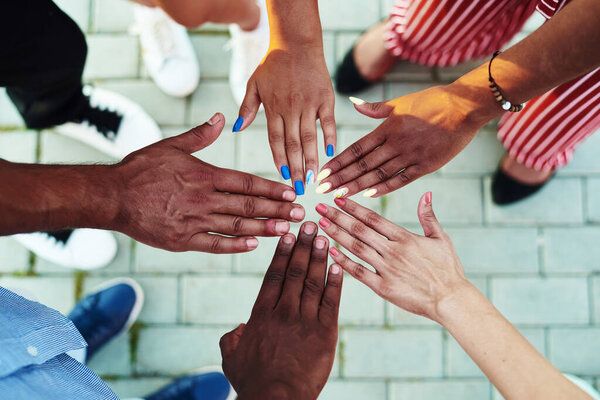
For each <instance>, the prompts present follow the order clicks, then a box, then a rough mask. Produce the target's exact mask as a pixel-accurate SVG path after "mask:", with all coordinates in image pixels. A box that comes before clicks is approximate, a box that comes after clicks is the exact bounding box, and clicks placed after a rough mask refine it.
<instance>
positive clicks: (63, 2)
mask: <svg viewBox="0 0 600 400" xmlns="http://www.w3.org/2000/svg"><path fill="white" fill-rule="evenodd" d="M55 3H56V5H57V6H59V7H60V9H61V10H63V11H64V12H65V13H66V14H67V15H68V16H69V17H71V18H72V19H73V20H74V21H75V22H77V25H79V29H81V30H82V31H84V32H86V31H87V30H88V27H89V17H90V0H55Z"/></svg>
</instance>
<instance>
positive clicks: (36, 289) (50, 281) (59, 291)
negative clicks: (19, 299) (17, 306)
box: [0, 276, 75, 315]
mask: <svg viewBox="0 0 600 400" xmlns="http://www.w3.org/2000/svg"><path fill="white" fill-rule="evenodd" d="M0 286H2V287H4V288H6V289H8V290H12V291H13V292H15V291H16V292H19V294H21V295H24V296H26V297H28V298H32V297H33V298H34V299H33V300H34V301H37V302H39V303H41V304H44V305H46V306H48V307H50V308H54V309H56V310H58V311H60V312H61V313H63V314H64V315H67V314H68V313H69V312H71V309H73V306H74V305H75V281H74V279H73V278H72V277H69V276H64V277H23V278H20V277H12V276H4V277H0ZM21 291H22V292H21ZM30 296H31V297H30Z"/></svg>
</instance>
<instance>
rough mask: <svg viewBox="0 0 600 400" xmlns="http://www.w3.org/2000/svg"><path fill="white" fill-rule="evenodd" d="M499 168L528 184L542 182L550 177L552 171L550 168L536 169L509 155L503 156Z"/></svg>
mask: <svg viewBox="0 0 600 400" xmlns="http://www.w3.org/2000/svg"><path fill="white" fill-rule="evenodd" d="M500 168H501V169H502V171H503V172H504V173H505V174H506V175H508V176H510V177H511V178H513V179H515V180H517V181H518V182H521V183H525V184H529V185H537V184H540V183H544V182H546V181H547V180H548V179H550V178H551V177H552V175H553V173H554V171H552V170H536V169H534V168H530V167H528V166H526V165H525V164H521V163H519V162H518V161H517V160H515V159H514V158H512V157H511V156H509V155H507V156H505V157H504V159H503V160H502V164H501V166H500Z"/></svg>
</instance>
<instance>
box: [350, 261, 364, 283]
mask: <svg viewBox="0 0 600 400" xmlns="http://www.w3.org/2000/svg"><path fill="white" fill-rule="evenodd" d="M351 272H352V276H354V277H355V278H356V279H358V280H362V279H363V278H364V277H365V272H366V271H365V267H363V266H362V265H360V264H355V265H354V267H353V268H352V269H351Z"/></svg>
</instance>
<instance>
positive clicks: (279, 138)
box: [269, 131, 285, 144]
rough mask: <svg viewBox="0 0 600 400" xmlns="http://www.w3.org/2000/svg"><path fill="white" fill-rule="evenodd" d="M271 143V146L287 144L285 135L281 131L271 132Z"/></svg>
mask: <svg viewBox="0 0 600 400" xmlns="http://www.w3.org/2000/svg"><path fill="white" fill-rule="evenodd" d="M269 141H270V142H271V144H283V143H284V142H285V135H284V134H283V132H280V131H271V132H269Z"/></svg>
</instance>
